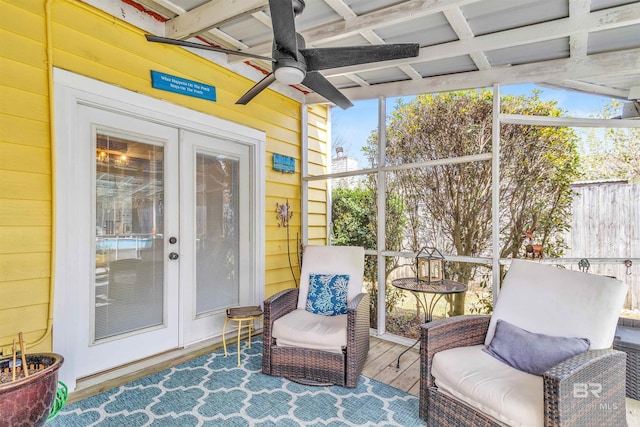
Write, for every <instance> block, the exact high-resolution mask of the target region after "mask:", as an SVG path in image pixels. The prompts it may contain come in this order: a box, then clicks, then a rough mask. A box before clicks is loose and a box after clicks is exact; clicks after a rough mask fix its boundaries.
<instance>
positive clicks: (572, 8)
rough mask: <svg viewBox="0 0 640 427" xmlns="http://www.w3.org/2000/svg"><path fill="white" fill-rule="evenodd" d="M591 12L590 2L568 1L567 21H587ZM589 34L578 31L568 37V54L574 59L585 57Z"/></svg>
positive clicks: (587, 0) (581, 0)
mask: <svg viewBox="0 0 640 427" xmlns="http://www.w3.org/2000/svg"><path fill="white" fill-rule="evenodd" d="M590 11H591V0H569V19H571V20H572V21H582V20H584V19H587V17H588V16H589V12H590ZM588 41H589V33H588V32H587V31H578V32H576V33H573V34H571V35H570V36H569V52H570V55H571V56H572V57H574V58H577V57H581V56H586V55H587V45H588Z"/></svg>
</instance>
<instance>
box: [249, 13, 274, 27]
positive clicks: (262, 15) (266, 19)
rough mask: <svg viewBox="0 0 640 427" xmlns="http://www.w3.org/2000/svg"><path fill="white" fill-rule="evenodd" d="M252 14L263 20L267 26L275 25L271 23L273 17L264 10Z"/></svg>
mask: <svg viewBox="0 0 640 427" xmlns="http://www.w3.org/2000/svg"><path fill="white" fill-rule="evenodd" d="M251 16H253V17H254V18H256V19H257V20H258V21H260V22H262V23H263V24H264V25H266V26H267V27H269V28H272V27H273V25H272V24H271V17H270V16H269V15H267V14H266V13H264V12H263V11H260V12H255V13H252V14H251Z"/></svg>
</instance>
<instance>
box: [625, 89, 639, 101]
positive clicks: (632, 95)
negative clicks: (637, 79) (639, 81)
mask: <svg viewBox="0 0 640 427" xmlns="http://www.w3.org/2000/svg"><path fill="white" fill-rule="evenodd" d="M627 99H632V100H633V99H640V86H633V87H632V88H630V89H629V96H628V97H627Z"/></svg>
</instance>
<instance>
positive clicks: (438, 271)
mask: <svg viewBox="0 0 640 427" xmlns="http://www.w3.org/2000/svg"><path fill="white" fill-rule="evenodd" d="M416 278H417V279H418V281H422V282H427V283H428V284H431V283H442V281H443V280H444V256H443V255H442V254H441V253H440V251H439V250H437V249H436V248H422V249H420V252H418V255H416Z"/></svg>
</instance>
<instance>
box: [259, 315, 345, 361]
mask: <svg viewBox="0 0 640 427" xmlns="http://www.w3.org/2000/svg"><path fill="white" fill-rule="evenodd" d="M271 335H272V336H273V337H274V338H275V339H276V344H277V345H278V346H282V347H302V348H313V349H317V350H324V351H331V352H335V353H341V352H342V348H343V347H346V346H347V315H346V314H341V315H337V316H324V315H322V314H314V313H310V312H308V311H307V310H305V309H297V310H293V311H292V312H291V313H287V314H285V315H284V316H282V317H281V318H279V319H277V320H276V321H275V322H273V331H272V333H271Z"/></svg>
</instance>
